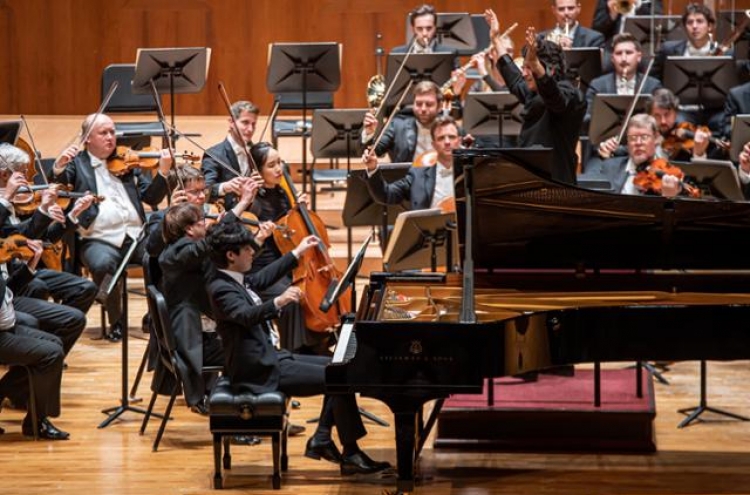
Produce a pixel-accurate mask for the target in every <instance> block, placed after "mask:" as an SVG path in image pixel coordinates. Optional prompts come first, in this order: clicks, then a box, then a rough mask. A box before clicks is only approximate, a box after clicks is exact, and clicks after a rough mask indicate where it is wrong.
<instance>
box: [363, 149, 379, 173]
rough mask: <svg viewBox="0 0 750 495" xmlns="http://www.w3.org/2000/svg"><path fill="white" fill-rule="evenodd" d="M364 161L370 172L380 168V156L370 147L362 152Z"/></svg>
mask: <svg viewBox="0 0 750 495" xmlns="http://www.w3.org/2000/svg"><path fill="white" fill-rule="evenodd" d="M362 163H364V164H365V166H366V167H367V171H368V172H374V171H375V169H376V168H378V156H377V155H376V154H375V152H374V151H373V150H371V149H369V148H368V149H366V150H365V152H364V153H362Z"/></svg>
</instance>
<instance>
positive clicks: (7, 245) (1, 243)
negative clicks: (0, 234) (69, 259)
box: [0, 234, 62, 269]
mask: <svg viewBox="0 0 750 495" xmlns="http://www.w3.org/2000/svg"><path fill="white" fill-rule="evenodd" d="M42 248H43V249H44V250H46V251H47V252H48V253H47V257H46V258H47V259H48V260H49V261H50V263H52V265H53V266H50V265H48V264H47V262H46V261H44V260H45V253H44V252H43V253H42V260H43V261H44V263H45V265H47V268H53V267H54V266H56V263H55V262H54V260H53V259H51V256H57V259H58V260H59V259H60V253H61V252H62V247H61V246H60V243H57V244H54V243H51V242H43V243H42ZM33 257H34V251H32V250H31V248H30V247H29V244H28V238H27V237H26V236H24V235H22V234H12V235H9V236H8V237H5V238H2V239H0V263H8V262H9V261H10V260H12V259H20V260H25V261H26V260H30V259H31V258H33ZM53 269H54V268H53Z"/></svg>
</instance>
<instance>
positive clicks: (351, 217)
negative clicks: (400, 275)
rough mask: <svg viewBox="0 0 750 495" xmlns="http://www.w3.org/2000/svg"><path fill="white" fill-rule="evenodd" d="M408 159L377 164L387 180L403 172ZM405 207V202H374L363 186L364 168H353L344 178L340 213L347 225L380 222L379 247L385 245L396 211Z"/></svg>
mask: <svg viewBox="0 0 750 495" xmlns="http://www.w3.org/2000/svg"><path fill="white" fill-rule="evenodd" d="M409 167H411V163H390V164H382V165H378V170H380V173H381V174H383V178H384V179H385V180H386V182H388V183H389V184H390V183H392V182H395V181H397V180H400V179H402V178H404V177H405V176H406V173H407V172H408V171H409ZM403 211H406V205H405V204H399V205H384V204H379V203H377V202H375V200H374V199H372V196H370V191H369V190H368V189H367V171H366V170H354V171H352V172H351V173H350V174H349V177H347V179H346V199H345V200H344V210H343V211H342V213H341V216H342V218H343V220H344V225H346V226H347V227H349V228H351V227H372V226H375V225H380V248H381V249H382V250H383V251H385V247H386V246H387V245H388V226H389V225H393V223H394V222H395V221H396V217H398V215H399V213H401V212H403Z"/></svg>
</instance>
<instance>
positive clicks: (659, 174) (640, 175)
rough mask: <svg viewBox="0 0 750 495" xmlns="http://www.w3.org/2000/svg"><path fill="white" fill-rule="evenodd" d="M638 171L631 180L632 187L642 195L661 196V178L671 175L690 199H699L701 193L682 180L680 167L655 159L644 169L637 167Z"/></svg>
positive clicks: (683, 173)
mask: <svg viewBox="0 0 750 495" xmlns="http://www.w3.org/2000/svg"><path fill="white" fill-rule="evenodd" d="M639 169H640V170H638V172H637V173H636V175H635V177H634V178H633V185H635V187H637V188H638V190H640V191H641V192H643V193H644V194H652V195H657V196H661V194H662V178H663V177H664V176H665V175H672V176H674V177H677V178H678V179H679V180H680V185H681V186H682V190H683V191H684V192H685V194H687V195H688V196H690V197H691V198H700V197H701V191H700V189H698V188H697V187H695V186H693V185H690V184H688V183H687V182H685V181H684V180H683V179H684V178H685V172H683V171H682V169H681V168H680V167H677V166H675V165H672V164H670V163H669V162H668V161H667V160H665V159H664V158H657V159H656V160H654V161H652V162H651V163H650V164H649V165H647V166H645V167H639Z"/></svg>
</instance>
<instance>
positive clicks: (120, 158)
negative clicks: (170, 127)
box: [107, 146, 200, 177]
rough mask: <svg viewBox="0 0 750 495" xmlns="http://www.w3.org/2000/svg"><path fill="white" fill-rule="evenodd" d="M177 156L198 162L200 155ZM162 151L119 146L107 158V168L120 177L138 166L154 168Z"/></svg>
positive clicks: (177, 156) (176, 156) (147, 168)
mask: <svg viewBox="0 0 750 495" xmlns="http://www.w3.org/2000/svg"><path fill="white" fill-rule="evenodd" d="M175 158H182V159H183V160H185V161H188V162H198V161H200V157H199V156H197V155H193V154H192V153H183V154H182V155H175ZM160 159H161V151H160V150H157V149H156V148H143V149H142V150H133V149H131V148H129V147H127V146H118V147H117V148H116V149H115V152H114V153H113V154H112V156H110V157H109V158H107V170H109V172H110V173H111V174H112V175H114V176H115V177H119V176H121V175H125V174H127V173H128V172H131V171H133V170H134V169H136V168H142V169H146V170H153V169H154V168H156V167H157V166H158V165H159V160H160Z"/></svg>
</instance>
